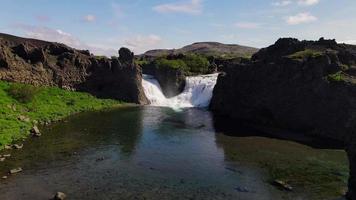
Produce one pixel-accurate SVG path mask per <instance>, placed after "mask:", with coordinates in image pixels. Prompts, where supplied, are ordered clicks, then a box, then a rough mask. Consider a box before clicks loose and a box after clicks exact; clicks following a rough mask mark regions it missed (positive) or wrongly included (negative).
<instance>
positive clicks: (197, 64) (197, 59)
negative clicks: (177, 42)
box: [183, 54, 210, 74]
mask: <svg viewBox="0 0 356 200" xmlns="http://www.w3.org/2000/svg"><path fill="white" fill-rule="evenodd" d="M183 61H184V62H185V64H186V65H187V66H188V68H189V72H192V73H199V74H205V73H208V72H209V65H210V64H209V60H208V59H207V58H205V57H203V56H200V55H196V54H189V55H186V56H184V58H183Z"/></svg>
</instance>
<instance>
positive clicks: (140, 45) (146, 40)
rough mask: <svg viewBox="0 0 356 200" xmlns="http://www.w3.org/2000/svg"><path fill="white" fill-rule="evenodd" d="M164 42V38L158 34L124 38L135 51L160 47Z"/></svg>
mask: <svg viewBox="0 0 356 200" xmlns="http://www.w3.org/2000/svg"><path fill="white" fill-rule="evenodd" d="M161 43H162V38H161V37H160V36H158V35H153V34H151V35H148V36H142V35H137V36H135V37H132V38H127V39H126V40H124V45H125V46H126V47H128V48H130V49H132V50H133V51H134V52H135V53H144V52H145V51H147V50H150V49H154V48H158V46H159V45H160V44H161Z"/></svg>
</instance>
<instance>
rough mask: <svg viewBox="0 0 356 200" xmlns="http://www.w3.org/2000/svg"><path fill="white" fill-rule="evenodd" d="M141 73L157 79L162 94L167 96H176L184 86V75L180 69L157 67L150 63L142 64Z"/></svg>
mask: <svg viewBox="0 0 356 200" xmlns="http://www.w3.org/2000/svg"><path fill="white" fill-rule="evenodd" d="M143 73H144V74H149V75H152V76H154V77H155V78H156V79H157V81H158V82H159V84H160V86H161V89H162V92H163V94H164V95H165V96H166V97H167V98H170V97H174V96H177V95H178V94H180V93H182V92H183V90H184V88H185V84H186V76H185V74H184V72H183V71H182V70H180V69H172V68H162V69H158V68H157V66H155V65H154V63H150V64H146V65H145V66H144V68H143Z"/></svg>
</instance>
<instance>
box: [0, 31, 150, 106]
mask: <svg viewBox="0 0 356 200" xmlns="http://www.w3.org/2000/svg"><path fill="white" fill-rule="evenodd" d="M0 80H5V81H11V82H21V83H27V84H32V85H36V86H40V85H41V86H42V85H43V86H58V87H61V88H64V89H69V90H78V91H84V92H89V93H91V94H93V95H95V96H97V97H100V98H112V99H118V100H122V101H126V102H132V103H140V104H147V103H148V100H147V98H146V96H145V94H144V91H143V88H142V84H141V81H142V72H141V68H140V67H139V66H138V65H136V64H134V62H133V53H132V52H131V51H130V50H128V49H124V48H123V49H121V50H120V57H119V59H117V58H112V59H109V58H105V57H96V56H93V55H91V54H90V52H89V51H83V50H76V49H73V48H70V47H68V46H66V45H64V44H59V43H51V42H45V41H40V40H33V39H25V38H19V37H15V36H11V35H6V34H0Z"/></svg>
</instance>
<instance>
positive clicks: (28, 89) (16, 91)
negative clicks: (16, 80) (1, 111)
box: [7, 84, 39, 103]
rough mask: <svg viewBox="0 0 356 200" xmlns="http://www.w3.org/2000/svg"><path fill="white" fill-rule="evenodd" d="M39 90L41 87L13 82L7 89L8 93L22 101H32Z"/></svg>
mask: <svg viewBox="0 0 356 200" xmlns="http://www.w3.org/2000/svg"><path fill="white" fill-rule="evenodd" d="M38 92H39V88H36V87H34V86H31V85H22V84H12V85H11V86H10V87H9V88H8V89H7V93H8V94H9V95H10V96H11V97H12V98H14V99H15V100H17V101H18V102H20V103H29V102H31V101H32V100H33V98H34V97H35V96H36V94H37V93H38Z"/></svg>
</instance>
